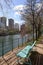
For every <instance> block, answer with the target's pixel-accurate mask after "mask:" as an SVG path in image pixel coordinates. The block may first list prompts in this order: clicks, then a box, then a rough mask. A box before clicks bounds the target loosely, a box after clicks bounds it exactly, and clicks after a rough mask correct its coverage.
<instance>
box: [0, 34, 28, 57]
mask: <svg viewBox="0 0 43 65" xmlns="http://www.w3.org/2000/svg"><path fill="white" fill-rule="evenodd" d="M27 40H28V35H25V36H23V37H21V35H8V36H1V37H0V56H2V55H4V54H5V53H7V52H9V51H10V50H12V49H13V48H16V47H18V45H19V46H20V45H23V44H24V43H25V42H26V41H27Z"/></svg>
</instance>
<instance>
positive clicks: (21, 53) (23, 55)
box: [16, 41, 36, 58]
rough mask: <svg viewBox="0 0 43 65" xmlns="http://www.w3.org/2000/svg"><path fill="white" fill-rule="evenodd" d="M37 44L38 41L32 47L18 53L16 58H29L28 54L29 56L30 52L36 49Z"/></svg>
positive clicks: (29, 46)
mask: <svg viewBox="0 0 43 65" xmlns="http://www.w3.org/2000/svg"><path fill="white" fill-rule="evenodd" d="M35 43H36V41H35V42H34V43H33V44H32V46H31V45H28V46H26V47H25V48H24V49H23V50H21V51H20V52H18V53H17V54H16V56H18V57H21V58H25V57H26V56H27V54H29V53H30V51H31V50H32V48H33V47H34V45H35Z"/></svg>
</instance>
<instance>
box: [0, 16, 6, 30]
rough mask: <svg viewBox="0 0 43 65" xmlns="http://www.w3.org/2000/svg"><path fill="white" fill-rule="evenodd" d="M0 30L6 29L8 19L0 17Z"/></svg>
mask: <svg viewBox="0 0 43 65" xmlns="http://www.w3.org/2000/svg"><path fill="white" fill-rule="evenodd" d="M0 28H2V29H5V28H6V17H0Z"/></svg>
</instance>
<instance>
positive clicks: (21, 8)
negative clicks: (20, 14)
mask: <svg viewBox="0 0 43 65" xmlns="http://www.w3.org/2000/svg"><path fill="white" fill-rule="evenodd" d="M25 7H26V5H17V6H14V8H13V9H14V10H23V9H25Z"/></svg>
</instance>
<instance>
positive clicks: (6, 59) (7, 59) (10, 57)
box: [0, 42, 43, 65]
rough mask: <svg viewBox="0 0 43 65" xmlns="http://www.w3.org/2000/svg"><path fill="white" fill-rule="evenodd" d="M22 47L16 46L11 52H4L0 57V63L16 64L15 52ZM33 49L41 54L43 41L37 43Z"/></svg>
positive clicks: (0, 64)
mask: <svg viewBox="0 0 43 65" xmlns="http://www.w3.org/2000/svg"><path fill="white" fill-rule="evenodd" d="M24 47H25V46H24ZM24 47H19V48H16V49H14V50H13V52H12V51H10V52H8V53H7V54H5V55H4V56H3V57H0V65H17V63H16V61H17V57H16V55H15V54H16V53H17V52H18V51H20V50H21V49H23V48H24ZM34 49H35V50H36V51H37V52H38V53H40V54H43V42H42V43H40V44H37V45H36V47H34Z"/></svg>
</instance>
